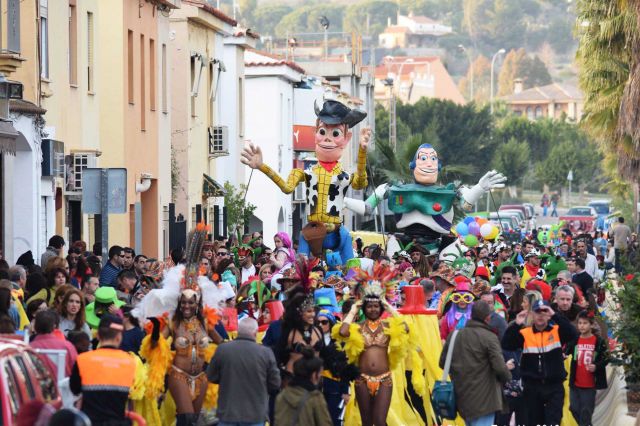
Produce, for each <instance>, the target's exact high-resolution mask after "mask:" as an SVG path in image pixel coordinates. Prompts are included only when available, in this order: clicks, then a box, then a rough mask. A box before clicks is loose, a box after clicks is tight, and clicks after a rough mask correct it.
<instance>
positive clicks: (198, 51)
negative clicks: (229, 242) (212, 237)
mask: <svg viewBox="0 0 640 426" xmlns="http://www.w3.org/2000/svg"><path fill="white" fill-rule="evenodd" d="M170 25H171V34H172V36H173V37H174V39H173V42H172V44H171V49H172V52H171V57H172V63H171V65H172V68H173V78H172V81H171V92H172V94H173V100H174V102H173V116H172V124H171V127H172V129H171V134H172V138H171V148H172V154H171V155H172V166H171V174H172V178H171V182H172V186H173V188H172V190H173V201H174V202H175V206H176V209H175V211H176V214H182V215H183V217H184V218H185V219H186V221H187V228H188V229H190V228H191V227H192V226H193V225H194V224H195V223H197V222H201V221H204V222H207V223H212V224H213V225H214V226H213V228H214V229H212V231H213V233H214V234H219V233H221V232H220V231H222V228H223V227H221V226H220V225H221V223H222V221H221V216H222V211H221V209H220V207H221V206H223V205H224V203H223V202H222V201H223V199H222V197H223V196H224V190H223V187H222V183H219V182H218V181H217V180H216V178H215V177H216V168H217V167H216V165H217V164H219V163H226V162H229V157H228V156H229V146H230V135H229V126H228V124H227V122H226V121H223V120H222V119H221V118H222V117H221V112H222V111H223V110H226V109H227V107H228V106H227V105H225V104H224V103H223V99H222V97H221V90H222V87H223V86H224V84H223V83H224V82H223V80H222V79H223V76H224V77H226V76H227V74H229V75H231V76H232V83H233V87H234V88H236V90H237V89H238V86H241V82H238V74H236V73H235V71H237V66H236V64H235V63H234V64H230V66H229V68H231V70H230V69H229V68H227V65H226V61H225V40H227V39H233V38H234V34H235V30H234V27H235V25H236V21H234V20H233V19H231V18H230V17H228V16H226V15H225V14H224V13H222V12H221V11H219V10H218V9H215V8H214V7H212V6H210V5H209V4H208V3H207V2H205V1H203V0H183V1H182V5H181V8H180V10H177V11H175V12H174V13H173V14H172V15H171V18H170ZM240 71H242V70H240ZM240 78H241V76H240ZM236 96H237V95H236V94H234V96H233V100H235V99H236ZM230 101H231V100H230ZM222 105H225V108H223V107H222ZM233 111H238V110H237V109H234V110H233ZM238 120H239V118H238V117H235V116H234V117H232V121H233V122H234V123H235V122H237V121H238ZM234 132H235V133H234V134H231V139H232V140H233V142H232V143H231V145H232V146H233V147H234V148H235V146H236V145H237V143H236V142H237V134H238V130H237V129H236V128H235V127H234ZM239 164H240V162H239V158H237V163H236V164H235V166H236V167H237V168H240V167H239ZM216 206H217V207H216ZM222 233H223V232H222Z"/></svg>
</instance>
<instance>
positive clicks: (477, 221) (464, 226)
mask: <svg viewBox="0 0 640 426" xmlns="http://www.w3.org/2000/svg"><path fill="white" fill-rule="evenodd" d="M455 233H456V234H458V236H459V237H460V238H461V239H462V240H463V241H464V244H465V245H466V246H467V247H475V246H477V245H478V237H480V236H481V237H482V238H484V239H485V240H495V239H496V237H497V236H498V234H499V233H500V230H499V229H498V227H497V226H496V225H494V224H493V223H491V222H489V221H488V220H487V219H485V218H482V217H471V216H469V217H466V218H465V219H464V221H462V222H460V223H458V224H457V225H456V228H455Z"/></svg>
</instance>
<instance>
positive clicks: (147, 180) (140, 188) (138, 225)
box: [135, 173, 151, 254]
mask: <svg viewBox="0 0 640 426" xmlns="http://www.w3.org/2000/svg"><path fill="white" fill-rule="evenodd" d="M149 188H151V173H141V174H140V182H136V194H141V193H143V192H146V191H148V190H149ZM135 229H136V231H135V232H136V247H135V250H136V254H142V202H141V200H140V198H138V196H137V195H136V207H135Z"/></svg>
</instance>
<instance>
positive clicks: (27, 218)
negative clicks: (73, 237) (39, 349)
mask: <svg viewBox="0 0 640 426" xmlns="http://www.w3.org/2000/svg"><path fill="white" fill-rule="evenodd" d="M42 3H44V4H45V5H46V2H40V3H39V2H37V1H32V2H21V1H17V0H12V1H5V2H0V13H1V15H0V16H2V25H1V26H0V73H2V74H3V76H4V77H3V78H6V79H7V80H12V81H15V82H18V83H19V84H17V85H16V87H17V89H18V91H17V92H16V93H14V95H15V96H11V97H12V98H13V99H11V100H9V99H8V98H5V99H0V250H1V251H2V252H3V255H4V257H5V258H6V259H7V261H8V262H9V263H10V264H11V263H14V262H15V261H16V260H17V258H18V257H19V256H20V255H21V254H22V253H24V252H26V251H28V250H30V251H31V252H32V253H33V255H34V257H38V256H39V254H40V253H41V252H42V251H44V249H45V247H46V243H47V239H48V236H49V235H53V231H54V229H55V212H56V201H57V197H56V195H57V194H56V193H55V190H54V178H53V177H52V176H46V175H45V176H43V173H42V171H43V170H42V164H41V163H42V159H43V154H45V156H46V154H49V152H48V151H47V152H46V153H44V152H43V144H42V140H43V124H44V121H43V118H42V116H43V115H44V113H45V110H44V109H43V108H42V107H41V106H40V90H41V89H40V87H41V86H40V73H41V71H42V72H44V68H42V62H41V61H40V60H39V55H38V53H39V49H40V45H39V43H38V34H39V32H40V29H41V28H40V7H41V5H42ZM45 21H46V20H45ZM20 85H22V93H19V91H20V90H19V89H20ZM58 148H59V147H58ZM58 152H59V150H58ZM58 159H59V156H58V157H56V160H58ZM49 165H50V166H52V164H51V163H49ZM52 168H53V167H52Z"/></svg>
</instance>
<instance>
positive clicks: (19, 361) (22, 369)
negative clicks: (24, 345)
mask: <svg viewBox="0 0 640 426" xmlns="http://www.w3.org/2000/svg"><path fill="white" fill-rule="evenodd" d="M13 360H14V361H15V362H16V365H17V369H16V371H18V372H19V373H18V374H19V375H20V376H22V382H23V383H24V384H25V389H26V390H27V396H28V397H29V399H33V398H35V397H36V392H35V390H34V389H33V383H32V382H31V377H29V372H28V371H27V366H26V364H25V362H24V359H23V358H22V356H20V355H16V356H15V357H14V358H13Z"/></svg>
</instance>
